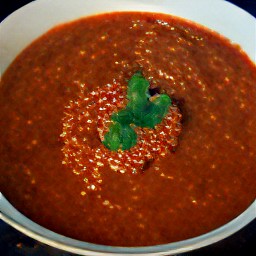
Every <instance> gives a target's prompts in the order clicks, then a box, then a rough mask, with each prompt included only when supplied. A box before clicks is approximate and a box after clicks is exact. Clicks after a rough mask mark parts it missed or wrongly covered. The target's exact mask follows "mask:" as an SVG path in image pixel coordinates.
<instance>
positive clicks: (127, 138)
mask: <svg viewBox="0 0 256 256" xmlns="http://www.w3.org/2000/svg"><path fill="white" fill-rule="evenodd" d="M136 143H137V134H136V132H135V131H134V130H133V129H132V128H131V127H130V125H124V126H123V127H122V136H121V144H122V147H121V148H122V150H127V149H130V148H131V147H133V146H135V145H136Z"/></svg>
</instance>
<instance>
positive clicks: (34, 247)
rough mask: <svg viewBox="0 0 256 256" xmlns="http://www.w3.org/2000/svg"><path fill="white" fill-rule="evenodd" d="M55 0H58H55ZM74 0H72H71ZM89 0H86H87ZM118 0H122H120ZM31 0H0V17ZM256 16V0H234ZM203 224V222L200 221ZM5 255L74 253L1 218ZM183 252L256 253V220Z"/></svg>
mask: <svg viewBox="0 0 256 256" xmlns="http://www.w3.org/2000/svg"><path fill="white" fill-rule="evenodd" d="M53 1H54V0H53ZM70 1H72V0H70ZM85 1H86V0H85ZM117 1H118V0H117ZM29 2H31V1H28V0H0V21H2V20H3V19H4V18H5V17H6V16H8V15H9V14H10V13H12V12H13V11H15V10H16V9H18V8H20V7H21V6H23V5H25V4H27V3H29ZM228 2H231V3H233V4H235V5H237V6H239V7H241V8H242V9H244V10H246V11H247V12H249V13H251V14H252V15H253V16H254V17H256V0H230V1H228ZM199 225H200V223H199ZM0 255H1V256H45V255H56V256H73V254H71V253H66V252H63V251H60V250H57V249H55V248H52V247H50V246H47V245H44V244H42V243H40V242H37V241H35V240H33V239H31V238H29V237H27V236H25V235H23V234H22V233H20V232H18V231H16V230H15V229H13V228H12V227H10V226H9V225H7V224H5V223H4V222H3V221H1V220H0ZM182 255H183V256H211V255H214V256H215V255H218V256H235V255H238V256H240V255H241V256H254V255H256V220H254V221H253V222H251V223H250V224H249V225H247V226H246V227H244V228H243V229H242V230H240V231H238V232H237V233H236V234H234V235H232V236H230V237H229V238H226V239H224V240H222V241H221V242H218V243H215V244H213V245H211V246H207V247H205V248H201V249H198V250H195V251H193V252H188V253H184V254H182Z"/></svg>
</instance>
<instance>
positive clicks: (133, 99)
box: [103, 72, 172, 151]
mask: <svg viewBox="0 0 256 256" xmlns="http://www.w3.org/2000/svg"><path fill="white" fill-rule="evenodd" d="M149 86H150V84H149V82H148V81H147V80H146V79H145V78H144V77H143V76H142V73H141V72H136V73H135V74H134V75H133V76H132V78H131V79H130V80H129V82H128V89H127V99H128V100H129V102H128V104H127V106H126V108H124V109H122V110H120V111H118V112H117V113H114V114H112V116H111V119H112V120H113V121H114V123H113V124H112V125H111V126H110V127H109V131H108V132H107V133H106V134H105V137H104V141H103V144H104V145H105V146H106V147H107V148H109V149H110V150H113V151H117V150H118V149H122V150H128V149H130V148H131V147H133V146H135V145H136V142H137V134H136V132H135V131H134V129H133V128H132V127H131V126H130V124H135V125H136V126H139V127H148V128H154V127H155V126H156V125H157V124H159V123H160V122H161V121H162V120H163V118H164V117H165V115H166V114H167V113H168V111H169V107H170V106H171V104H172V102H171V99H170V97H169V96H168V95H167V94H160V95H159V96H158V97H156V98H155V99H154V100H153V101H150V94H149Z"/></svg>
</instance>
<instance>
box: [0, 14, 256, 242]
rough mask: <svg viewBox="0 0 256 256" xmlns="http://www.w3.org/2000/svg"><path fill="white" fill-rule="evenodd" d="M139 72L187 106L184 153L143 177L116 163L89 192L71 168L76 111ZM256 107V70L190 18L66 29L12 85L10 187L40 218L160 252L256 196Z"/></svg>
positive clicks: (6, 162)
mask: <svg viewBox="0 0 256 256" xmlns="http://www.w3.org/2000/svg"><path fill="white" fill-rule="evenodd" d="M138 70H141V71H142V72H143V75H144V76H145V77H146V78H147V79H148V80H149V81H150V84H151V87H155V86H157V87H158V88H160V89H161V90H162V91H164V92H165V93H167V94H168V95H169V96H170V97H171V98H172V99H173V102H175V104H176V105H177V106H178V108H179V109H180V111H181V114H182V121H181V122H182V132H181V134H180V136H179V143H178V146H176V148H175V151H174V150H172V151H171V152H169V153H167V154H166V155H165V156H163V157H161V158H159V159H160V160H159V161H153V162H151V163H150V165H148V166H147V168H146V169H145V170H144V171H142V172H139V173H137V174H133V173H132V172H126V173H122V172H120V171H118V170H117V171H114V170H112V169H111V168H110V166H109V165H107V164H106V165H104V167H103V168H99V174H100V175H101V182H100V183H99V186H98V187H97V189H88V183H87V182H88V180H87V179H86V177H85V175H84V174H81V173H82V172H81V171H79V170H76V166H75V165H73V166H72V163H71V164H68V165H67V164H65V163H66V160H67V159H66V158H67V157H68V156H65V154H64V153H65V152H63V150H65V145H66V144H65V142H66V141H65V140H64V139H63V136H61V134H63V125H64V123H63V122H64V121H67V119H65V118H66V117H65V113H67V111H66V108H67V106H69V105H70V102H71V101H72V102H76V101H78V99H79V97H80V98H83V97H84V98H86V97H88V95H90V92H92V91H95V90H97V88H106V85H107V84H110V85H113V84H114V83H117V84H120V85H122V86H124V85H127V80H128V79H130V77H131V76H132V75H133V74H134V73H135V72H136V71H138ZM255 100H256V68H255V65H254V64H253V63H252V62H250V60H249V58H248V57H247V56H246V55H245V54H244V53H243V52H242V51H241V49H240V48H239V47H237V46H235V45H232V44H231V43H230V42H229V41H228V40H226V39H224V38H222V37H221V36H219V35H218V34H216V33H214V32H211V31H209V30H207V29H205V28H203V27H200V26H197V25H195V24H193V23H190V22H188V21H185V20H182V19H179V18H176V17H171V16H167V15H163V14H149V13H112V14H104V15H99V16H93V17H88V18H84V19H81V20H78V21H75V22H72V23H68V24H64V25H61V26H58V27H56V28H54V29H52V30H50V31H49V32H47V33H46V34H45V35H43V36H42V37H40V38H39V39H38V40H36V41H35V42H33V43H32V44H31V45H30V46H29V47H28V48H26V49H25V50H24V51H23V52H22V53H21V54H20V55H19V56H18V57H17V58H16V59H15V61H14V62H13V63H12V64H11V65H10V67H9V68H8V69H7V71H6V72H5V73H4V75H3V76H2V80H1V91H0V107H1V111H0V120H1V126H0V155H1V157H0V170H1V175H0V190H1V192H2V193H3V194H4V195H5V196H6V198H7V199H8V200H10V202H11V203H13V205H14V206H15V207H16V208H17V209H18V210H20V211H21V212H22V213H23V214H25V215H26V216H27V217H29V218H30V219H32V220H33V221H35V222H37V223H39V224H41V225H42V226H44V227H46V228H49V229H51V230H53V231H55V232H58V233H60V234H63V235H66V236H69V237H72V238H76V239H80V240H84V241H88V242H93V243H99V244H106V245H122V246H140V245H155V244H162V243H168V242H173V241H178V240H182V239H187V238H191V237H194V236H197V235H200V234H203V233H205V232H208V231H210V230H213V229H214V228H217V227H219V226H221V225H223V224H224V223H226V222H228V221H230V220H231V219H232V218H234V217H236V216H237V215H239V214H240V213H241V212H243V211H244V210H245V209H246V208H247V207H248V206H249V205H250V204H251V203H252V202H253V200H254V199H255V195H256V191H255V188H256V184H255V181H256V171H255V169H256V134H255V127H256V115H255V113H256V104H255ZM110 103H111V102H110ZM65 107H66V108H65ZM82 107H83V106H82V104H80V103H79V104H77V107H75V108H74V111H73V112H72V114H73V115H75V113H76V111H77V113H81V111H83V109H82ZM72 118H75V116H72ZM95 118H96V117H95ZM63 120H64V121H63ZM73 125H76V124H75V123H73ZM84 127H86V124H85V126H84ZM81 129H82V128H81ZM74 130H75V131H76V129H74ZM73 135H74V136H76V135H77V134H73ZM97 136H98V135H97V134H96V133H95V134H94V135H93V134H91V135H88V137H87V142H86V143H88V144H89V145H93V143H96V144H97V143H100V142H99V141H97V140H96V138H97ZM95 141H96V142H95ZM73 153H75V154H76V153H77V152H76V151H75V150H73V151H72V150H71V151H69V154H73ZM79 161H80V160H78V162H79ZM78 166H79V165H78ZM82 167H84V166H82ZM76 174H77V175H76ZM87 175H90V174H88V173H87ZM93 188H95V187H93Z"/></svg>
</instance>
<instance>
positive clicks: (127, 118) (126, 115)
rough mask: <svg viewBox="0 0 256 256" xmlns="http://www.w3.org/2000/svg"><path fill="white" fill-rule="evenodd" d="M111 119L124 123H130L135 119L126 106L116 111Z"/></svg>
mask: <svg viewBox="0 0 256 256" xmlns="http://www.w3.org/2000/svg"><path fill="white" fill-rule="evenodd" d="M111 119H112V120H113V121H116V122H119V123H120V124H122V125H125V124H130V123H132V121H133V114H132V112H131V111H130V110H129V109H127V108H125V109H122V110H120V111H118V112H117V113H114V114H113V115H112V116H111Z"/></svg>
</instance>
